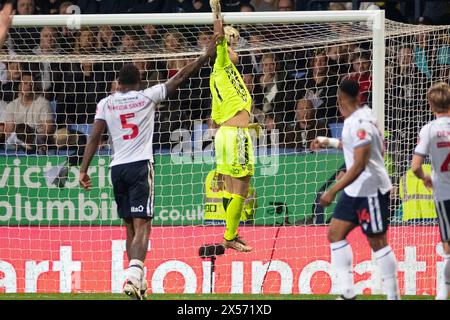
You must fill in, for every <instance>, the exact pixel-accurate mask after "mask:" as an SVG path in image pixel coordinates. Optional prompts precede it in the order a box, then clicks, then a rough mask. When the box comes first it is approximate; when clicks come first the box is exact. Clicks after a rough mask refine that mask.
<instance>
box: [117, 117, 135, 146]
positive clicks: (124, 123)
mask: <svg viewBox="0 0 450 320" xmlns="http://www.w3.org/2000/svg"><path fill="white" fill-rule="evenodd" d="M134 116H135V115H134V113H127V114H121V115H120V122H121V123H122V129H131V130H132V132H131V134H126V135H123V136H122V138H123V140H130V139H134V138H136V137H137V135H138V133H139V130H138V126H137V125H135V124H134V123H128V122H127V120H128V119H132V118H134Z"/></svg>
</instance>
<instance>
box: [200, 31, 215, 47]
mask: <svg viewBox="0 0 450 320" xmlns="http://www.w3.org/2000/svg"><path fill="white" fill-rule="evenodd" d="M211 36H212V33H211V31H210V30H209V29H201V30H200V31H199V32H198V34H197V48H198V49H200V50H202V51H204V50H205V49H206V48H207V46H208V41H209V38H210V37H211Z"/></svg>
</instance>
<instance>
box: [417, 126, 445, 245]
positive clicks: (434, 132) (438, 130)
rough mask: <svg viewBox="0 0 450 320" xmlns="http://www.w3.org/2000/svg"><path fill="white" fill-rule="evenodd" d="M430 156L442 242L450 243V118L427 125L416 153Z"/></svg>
mask: <svg viewBox="0 0 450 320" xmlns="http://www.w3.org/2000/svg"><path fill="white" fill-rule="evenodd" d="M414 153H415V154H417V155H420V156H422V157H424V158H425V157H426V156H428V155H429V156H430V158H431V168H432V176H431V181H432V182H433V197H434V201H435V204H436V212H437V216H438V220H439V231H440V234H441V238H442V241H450V117H439V118H437V119H436V120H433V121H431V122H429V123H428V124H426V125H425V126H424V127H423V128H422V130H420V134H419V142H418V143H417V147H416V149H415V151H414Z"/></svg>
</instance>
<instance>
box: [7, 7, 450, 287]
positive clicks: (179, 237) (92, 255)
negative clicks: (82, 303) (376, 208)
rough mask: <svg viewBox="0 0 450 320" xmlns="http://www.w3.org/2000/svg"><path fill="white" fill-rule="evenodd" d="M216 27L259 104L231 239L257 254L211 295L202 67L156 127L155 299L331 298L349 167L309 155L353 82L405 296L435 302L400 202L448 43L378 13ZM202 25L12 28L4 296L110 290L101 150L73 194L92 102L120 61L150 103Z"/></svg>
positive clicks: (224, 262) (442, 74) (150, 274)
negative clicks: (336, 207) (370, 126)
mask: <svg viewBox="0 0 450 320" xmlns="http://www.w3.org/2000/svg"><path fill="white" fill-rule="evenodd" d="M223 18H224V23H225V24H226V25H233V26H234V27H235V28H236V29H238V30H239V32H240V36H241V37H240V38H241V39H240V41H239V42H238V43H237V44H235V50H236V52H237V53H238V54H239V57H240V62H239V64H238V69H239V71H240V73H241V74H242V77H243V80H244V82H245V83H246V85H247V86H248V89H249V91H250V92H251V94H252V98H253V103H254V105H253V107H252V113H253V114H252V122H259V123H260V124H261V125H262V127H263V128H264V130H263V134H262V135H261V136H257V135H256V134H254V133H252V136H253V139H254V146H255V155H256V166H255V176H254V177H253V178H252V182H251V186H252V188H251V191H250V192H249V195H248V197H247V201H246V207H245V210H244V212H243V214H242V217H241V218H242V226H241V227H240V234H242V235H243V236H244V238H245V239H246V240H248V241H249V244H250V245H252V246H253V247H254V251H253V252H252V253H251V254H248V255H245V254H236V253H232V252H229V251H227V252H226V253H225V254H224V255H221V256H219V257H217V260H214V262H215V272H214V273H213V274H214V278H213V279H211V276H210V275H211V272H210V271H211V261H208V260H202V258H201V257H199V255H198V254H199V248H201V247H202V248H209V247H208V245H209V244H214V243H217V242H220V241H221V239H222V235H223V231H224V227H223V212H222V211H223V207H222V208H220V206H221V205H220V204H221V200H220V194H221V193H220V192H221V188H222V182H221V180H220V177H218V175H217V174H215V173H214V152H213V150H214V132H215V131H214V130H215V129H216V128H215V126H214V125H213V123H212V122H211V120H210V119H209V118H210V108H211V97H210V92H209V74H210V72H211V64H208V65H205V66H204V67H203V68H202V70H200V71H199V73H198V74H196V75H194V76H193V77H192V79H190V80H189V81H187V82H186V83H184V84H183V85H182V86H181V87H180V89H179V90H178V91H177V92H176V93H175V94H174V95H173V96H171V97H169V99H168V100H167V101H165V102H163V103H161V105H160V106H159V108H158V110H157V111H156V116H155V137H154V140H153V142H154V153H155V217H154V220H153V229H152V235H151V241H150V246H149V251H148V255H147V260H146V264H145V266H146V269H147V275H146V278H147V280H148V282H149V287H150V291H151V293H209V292H211V286H212V287H213V288H214V291H215V292H217V293H251V294H260V293H282V294H291V293H295V294H297V293H301V294H304V293H305V294H328V293H334V292H336V289H337V287H336V286H337V284H336V281H335V280H336V279H335V277H334V274H333V272H332V270H331V266H330V263H329V261H330V253H329V245H328V242H327V236H326V232H327V223H328V222H329V219H330V217H331V213H332V209H333V208H327V209H326V210H324V208H321V207H320V205H319V203H318V199H319V198H320V195H321V193H322V192H323V191H324V190H325V189H326V188H327V187H329V186H330V185H331V184H332V183H333V182H334V181H335V179H336V177H337V176H338V174H339V172H340V171H342V169H343V163H344V159H343V155H342V153H341V152H337V151H332V150H328V151H323V152H318V153H313V152H311V151H310V150H309V143H310V141H311V139H312V138H314V137H315V136H318V135H328V136H330V137H336V138H339V137H340V135H341V132H342V126H343V119H342V117H341V116H340V114H339V112H338V108H337V99H336V98H337V97H336V95H337V88H338V85H339V83H340V81H342V79H344V78H348V77H350V78H352V79H355V80H357V81H358V82H359V83H360V88H361V91H362V93H363V99H364V103H367V104H368V105H369V106H370V107H371V108H372V109H373V112H374V114H375V115H376V117H377V119H378V121H379V125H380V129H381V130H382V131H383V132H386V133H387V134H386V136H387V137H388V138H387V140H388V152H387V155H388V157H387V160H386V163H387V167H388V168H389V174H390V176H391V177H392V180H393V182H394V186H395V190H396V192H393V196H392V203H391V209H392V210H391V211H392V219H391V227H392V228H391V231H390V233H389V236H390V243H391V246H392V247H393V249H394V251H395V252H396V254H397V256H398V258H399V261H400V264H399V266H400V267H399V268H400V272H401V275H400V287H401V290H402V293H404V294H433V293H434V292H435V291H436V279H437V277H438V274H439V272H440V271H439V270H441V268H442V248H440V246H439V245H438V243H439V233H438V228H437V226H436V221H435V220H434V218H433V217H432V215H431V213H430V212H428V213H427V217H429V219H428V220H426V221H425V222H420V223H414V224H413V223H409V222H408V221H407V219H406V218H405V216H406V215H405V214H404V211H403V210H404V203H406V201H407V200H408V199H413V200H414V199H416V198H417V197H415V195H414V194H412V193H408V192H407V191H405V188H404V187H403V188H400V185H401V183H402V181H403V180H404V179H406V175H407V173H406V172H407V169H408V165H409V164H408V161H409V156H410V153H411V152H410V150H409V148H410V147H411V145H413V144H414V143H415V141H416V138H417V137H416V132H418V127H419V126H420V125H421V123H424V122H426V121H428V120H429V119H431V117H432V115H431V113H430V111H429V109H428V107H427V102H426V96H425V93H426V91H427V89H428V88H429V84H430V83H432V82H435V81H438V80H440V81H442V80H447V81H448V76H449V75H450V72H449V70H450V68H449V66H450V58H448V55H449V54H450V28H449V27H448V26H414V25H407V24H401V23H396V22H393V21H389V20H385V16H384V11H381V10H367V11H311V12H255V13H223ZM212 24H213V17H212V14H211V13H195V14H191V13H183V14H119V15H76V14H75V15H49V16H47V15H45V16H41V15H33V16H20V15H18V16H14V18H13V26H12V31H11V34H10V38H9V39H8V41H7V48H6V49H4V50H3V51H2V52H0V61H1V62H2V63H1V64H0V93H1V94H2V97H1V99H0V102H1V103H0V138H2V137H3V138H4V140H1V139H0V293H1V292H8V293H13V292H20V293H22V292H30V293H32V292H80V293H85V292H113V293H118V292H120V290H121V287H122V283H123V280H124V276H125V273H124V268H125V267H126V265H127V263H126V255H125V252H124V250H125V242H124V240H125V231H124V229H123V225H122V222H121V221H120V220H119V219H118V217H117V212H116V211H117V210H116V206H115V203H114V198H113V192H112V189H111V184H110V178H109V170H108V165H109V162H110V155H111V149H110V145H109V141H108V137H107V135H105V137H104V139H102V145H101V147H100V149H99V152H98V154H96V156H95V157H94V159H93V163H92V166H91V172H90V175H91V178H92V180H93V188H92V191H90V192H86V191H83V190H82V189H81V188H80V187H79V186H78V174H79V172H78V170H79V167H78V164H79V160H80V159H81V155H82V152H83V147H84V145H85V144H86V139H87V137H88V135H89V132H90V130H91V129H92V123H93V116H94V114H95V108H96V103H97V102H99V100H100V99H102V98H103V97H106V96H107V95H109V94H110V93H112V92H114V91H115V90H116V87H117V83H116V80H117V76H118V71H119V70H120V68H121V66H123V65H124V64H125V63H134V64H135V65H136V66H137V67H138V69H139V70H140V72H141V78H142V79H141V80H142V87H143V88H144V87H148V86H151V85H154V84H157V83H161V82H164V81H166V80H167V79H169V78H170V77H172V76H173V75H174V74H175V73H176V72H177V70H179V69H180V68H181V67H183V66H184V65H185V64H186V63H188V62H189V61H191V60H192V59H193V58H195V57H196V56H198V55H199V54H201V52H202V51H203V50H204V45H205V42H206V40H207V39H208V36H210V35H211V34H212V32H213V29H212ZM45 27H51V28H45ZM205 39H206V40H205ZM424 39H426V40H424ZM405 70H406V71H405ZM30 74H31V75H30ZM24 75H25V76H28V77H29V78H26V79H25V80H24ZM446 77H447V78H446ZM30 83H31V84H30ZM30 92H31V93H32V94H30ZM24 95H27V97H28V99H31V100H32V101H33V102H32V103H35V104H36V105H38V107H36V106H35V108H37V109H36V110H35V111H33V112H32V113H33V115H32V116H30V115H27V116H24V113H26V112H24V111H23V110H26V109H25V107H24V106H22V105H21V98H20V97H21V96H24ZM21 110H22V111H21ZM38 111H39V112H38ZM44 115H45V117H44ZM44 122H48V123H46V125H49V127H52V126H53V127H52V128H51V129H48V127H46V126H45V125H44ZM11 124H12V126H11ZM11 128H12V129H11ZM11 130H12V131H11ZM45 130H49V132H46V131H45ZM43 131H45V132H44V133H43ZM5 135H6V138H5ZM42 136H44V137H45V138H44V140H45V139H47V140H45V141H44V142H43V141H42ZM109 138H110V137H109ZM39 139H41V141H38V140H39ZM25 145H29V146H30V148H29V150H27V149H25V147H24V146H25ZM41 147H44V148H41ZM422 196H423V195H420V197H419V198H420V199H422V198H423V197H422ZM405 197H406V198H405ZM426 198H427V199H429V198H430V195H429V194H427V195H426ZM221 210H222V211H221ZM350 242H351V243H352V246H353V249H354V250H355V279H356V281H357V292H358V293H379V292H380V288H379V287H380V286H379V272H378V270H376V269H374V267H373V264H372V262H371V261H372V258H373V257H372V253H371V251H370V249H369V248H368V246H367V244H366V241H365V239H364V237H363V236H362V234H361V232H360V231H355V232H354V233H353V234H352V235H351V236H350Z"/></svg>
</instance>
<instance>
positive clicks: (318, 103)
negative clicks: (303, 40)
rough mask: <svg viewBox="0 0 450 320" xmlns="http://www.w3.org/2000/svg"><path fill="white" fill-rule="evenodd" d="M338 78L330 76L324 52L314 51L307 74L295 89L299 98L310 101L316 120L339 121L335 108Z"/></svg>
mask: <svg viewBox="0 0 450 320" xmlns="http://www.w3.org/2000/svg"><path fill="white" fill-rule="evenodd" d="M337 84H338V78H337V76H336V75H334V74H330V72H329V68H328V59H327V56H326V54H325V52H324V51H316V53H315V55H314V56H313V58H312V59H311V60H310V65H309V67H308V73H307V75H306V77H305V78H304V79H302V80H301V81H299V83H298V84H297V89H298V91H299V93H300V96H303V98H304V99H307V100H310V101H311V102H312V104H313V106H314V109H316V110H317V119H319V120H325V121H327V122H335V121H338V119H339V113H338V108H337V105H336V104H337V100H336V95H337Z"/></svg>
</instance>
